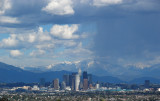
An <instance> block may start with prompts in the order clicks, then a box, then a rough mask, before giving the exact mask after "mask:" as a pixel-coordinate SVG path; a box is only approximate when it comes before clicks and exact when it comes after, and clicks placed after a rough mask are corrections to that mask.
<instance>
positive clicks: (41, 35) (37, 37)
mask: <svg viewBox="0 0 160 101" xmlns="http://www.w3.org/2000/svg"><path fill="white" fill-rule="evenodd" d="M40 29H41V30H39V31H37V32H36V31H33V32H30V33H23V34H11V35H10V36H9V38H6V39H3V40H2V41H1V42H0V47H3V48H13V47H14V48H19V47H21V48H26V47H30V48H33V47H35V46H36V45H37V44H40V45H43V44H44V42H46V41H50V40H51V36H50V35H49V33H47V32H43V29H42V28H41V27H40ZM31 43H32V44H31ZM45 44H46V43H45Z"/></svg>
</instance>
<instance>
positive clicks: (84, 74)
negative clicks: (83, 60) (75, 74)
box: [83, 71, 88, 79]
mask: <svg viewBox="0 0 160 101" xmlns="http://www.w3.org/2000/svg"><path fill="white" fill-rule="evenodd" d="M83 79H88V74H87V71H84V72H83Z"/></svg>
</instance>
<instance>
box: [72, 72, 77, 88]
mask: <svg viewBox="0 0 160 101" xmlns="http://www.w3.org/2000/svg"><path fill="white" fill-rule="evenodd" d="M76 74H77V73H72V77H71V78H72V85H71V90H75V79H76V77H75V75H76Z"/></svg>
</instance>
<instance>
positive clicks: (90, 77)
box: [88, 74, 92, 84]
mask: <svg viewBox="0 0 160 101" xmlns="http://www.w3.org/2000/svg"><path fill="white" fill-rule="evenodd" d="M88 84H92V74H88Z"/></svg>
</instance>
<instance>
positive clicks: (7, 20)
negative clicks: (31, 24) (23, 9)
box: [0, 16, 20, 24]
mask: <svg viewBox="0 0 160 101" xmlns="http://www.w3.org/2000/svg"><path fill="white" fill-rule="evenodd" d="M0 23H11V24H18V23H20V21H19V20H18V19H17V18H16V17H9V16H0Z"/></svg>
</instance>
